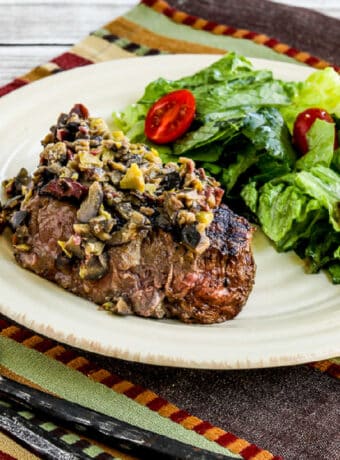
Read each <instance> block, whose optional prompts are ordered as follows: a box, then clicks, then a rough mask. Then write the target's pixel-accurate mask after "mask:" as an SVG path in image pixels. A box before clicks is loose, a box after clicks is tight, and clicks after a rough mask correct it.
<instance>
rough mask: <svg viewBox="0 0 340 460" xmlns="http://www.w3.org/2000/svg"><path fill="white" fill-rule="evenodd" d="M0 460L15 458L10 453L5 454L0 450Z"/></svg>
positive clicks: (13, 459)
mask: <svg viewBox="0 0 340 460" xmlns="http://www.w3.org/2000/svg"><path fill="white" fill-rule="evenodd" d="M0 460H16V459H15V458H14V457H12V455H9V454H6V452H3V451H2V450H0Z"/></svg>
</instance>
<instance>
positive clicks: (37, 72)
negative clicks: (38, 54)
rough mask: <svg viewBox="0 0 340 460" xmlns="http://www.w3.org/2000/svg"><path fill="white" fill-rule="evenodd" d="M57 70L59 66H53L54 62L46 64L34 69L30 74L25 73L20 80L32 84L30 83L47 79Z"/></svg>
mask: <svg viewBox="0 0 340 460" xmlns="http://www.w3.org/2000/svg"><path fill="white" fill-rule="evenodd" d="M58 69H59V66H58V65H57V64H55V63H54V62H47V63H46V64H44V65H41V66H39V67H35V68H34V69H32V70H31V71H30V72H28V73H26V74H25V75H23V76H22V77H20V78H22V79H23V80H25V81H27V82H32V81H36V80H39V79H40V78H45V77H48V76H49V75H51V74H52V73H53V72H54V71H55V70H58Z"/></svg>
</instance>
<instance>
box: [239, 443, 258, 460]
mask: <svg viewBox="0 0 340 460" xmlns="http://www.w3.org/2000/svg"><path fill="white" fill-rule="evenodd" d="M262 450H263V449H260V448H259V447H257V446H255V444H250V446H248V447H246V448H245V449H243V450H241V452H240V455H242V457H243V458H244V459H245V460H250V459H251V458H252V457H255V455H256V454H259V453H260V452H262Z"/></svg>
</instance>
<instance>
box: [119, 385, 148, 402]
mask: <svg viewBox="0 0 340 460" xmlns="http://www.w3.org/2000/svg"><path fill="white" fill-rule="evenodd" d="M143 391H145V388H143V387H141V386H140V385H134V386H133V387H132V388H129V389H128V390H126V391H124V394H125V396H127V397H128V398H131V399H136V398H137V396H139V395H140V394H141V393H143Z"/></svg>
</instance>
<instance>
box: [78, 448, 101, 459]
mask: <svg viewBox="0 0 340 460" xmlns="http://www.w3.org/2000/svg"><path fill="white" fill-rule="evenodd" d="M83 452H84V454H86V455H88V456H89V457H92V458H93V457H96V456H97V455H100V454H102V453H103V452H104V451H103V449H101V448H100V447H98V446H89V447H86V448H85V449H84V450H83Z"/></svg>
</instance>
